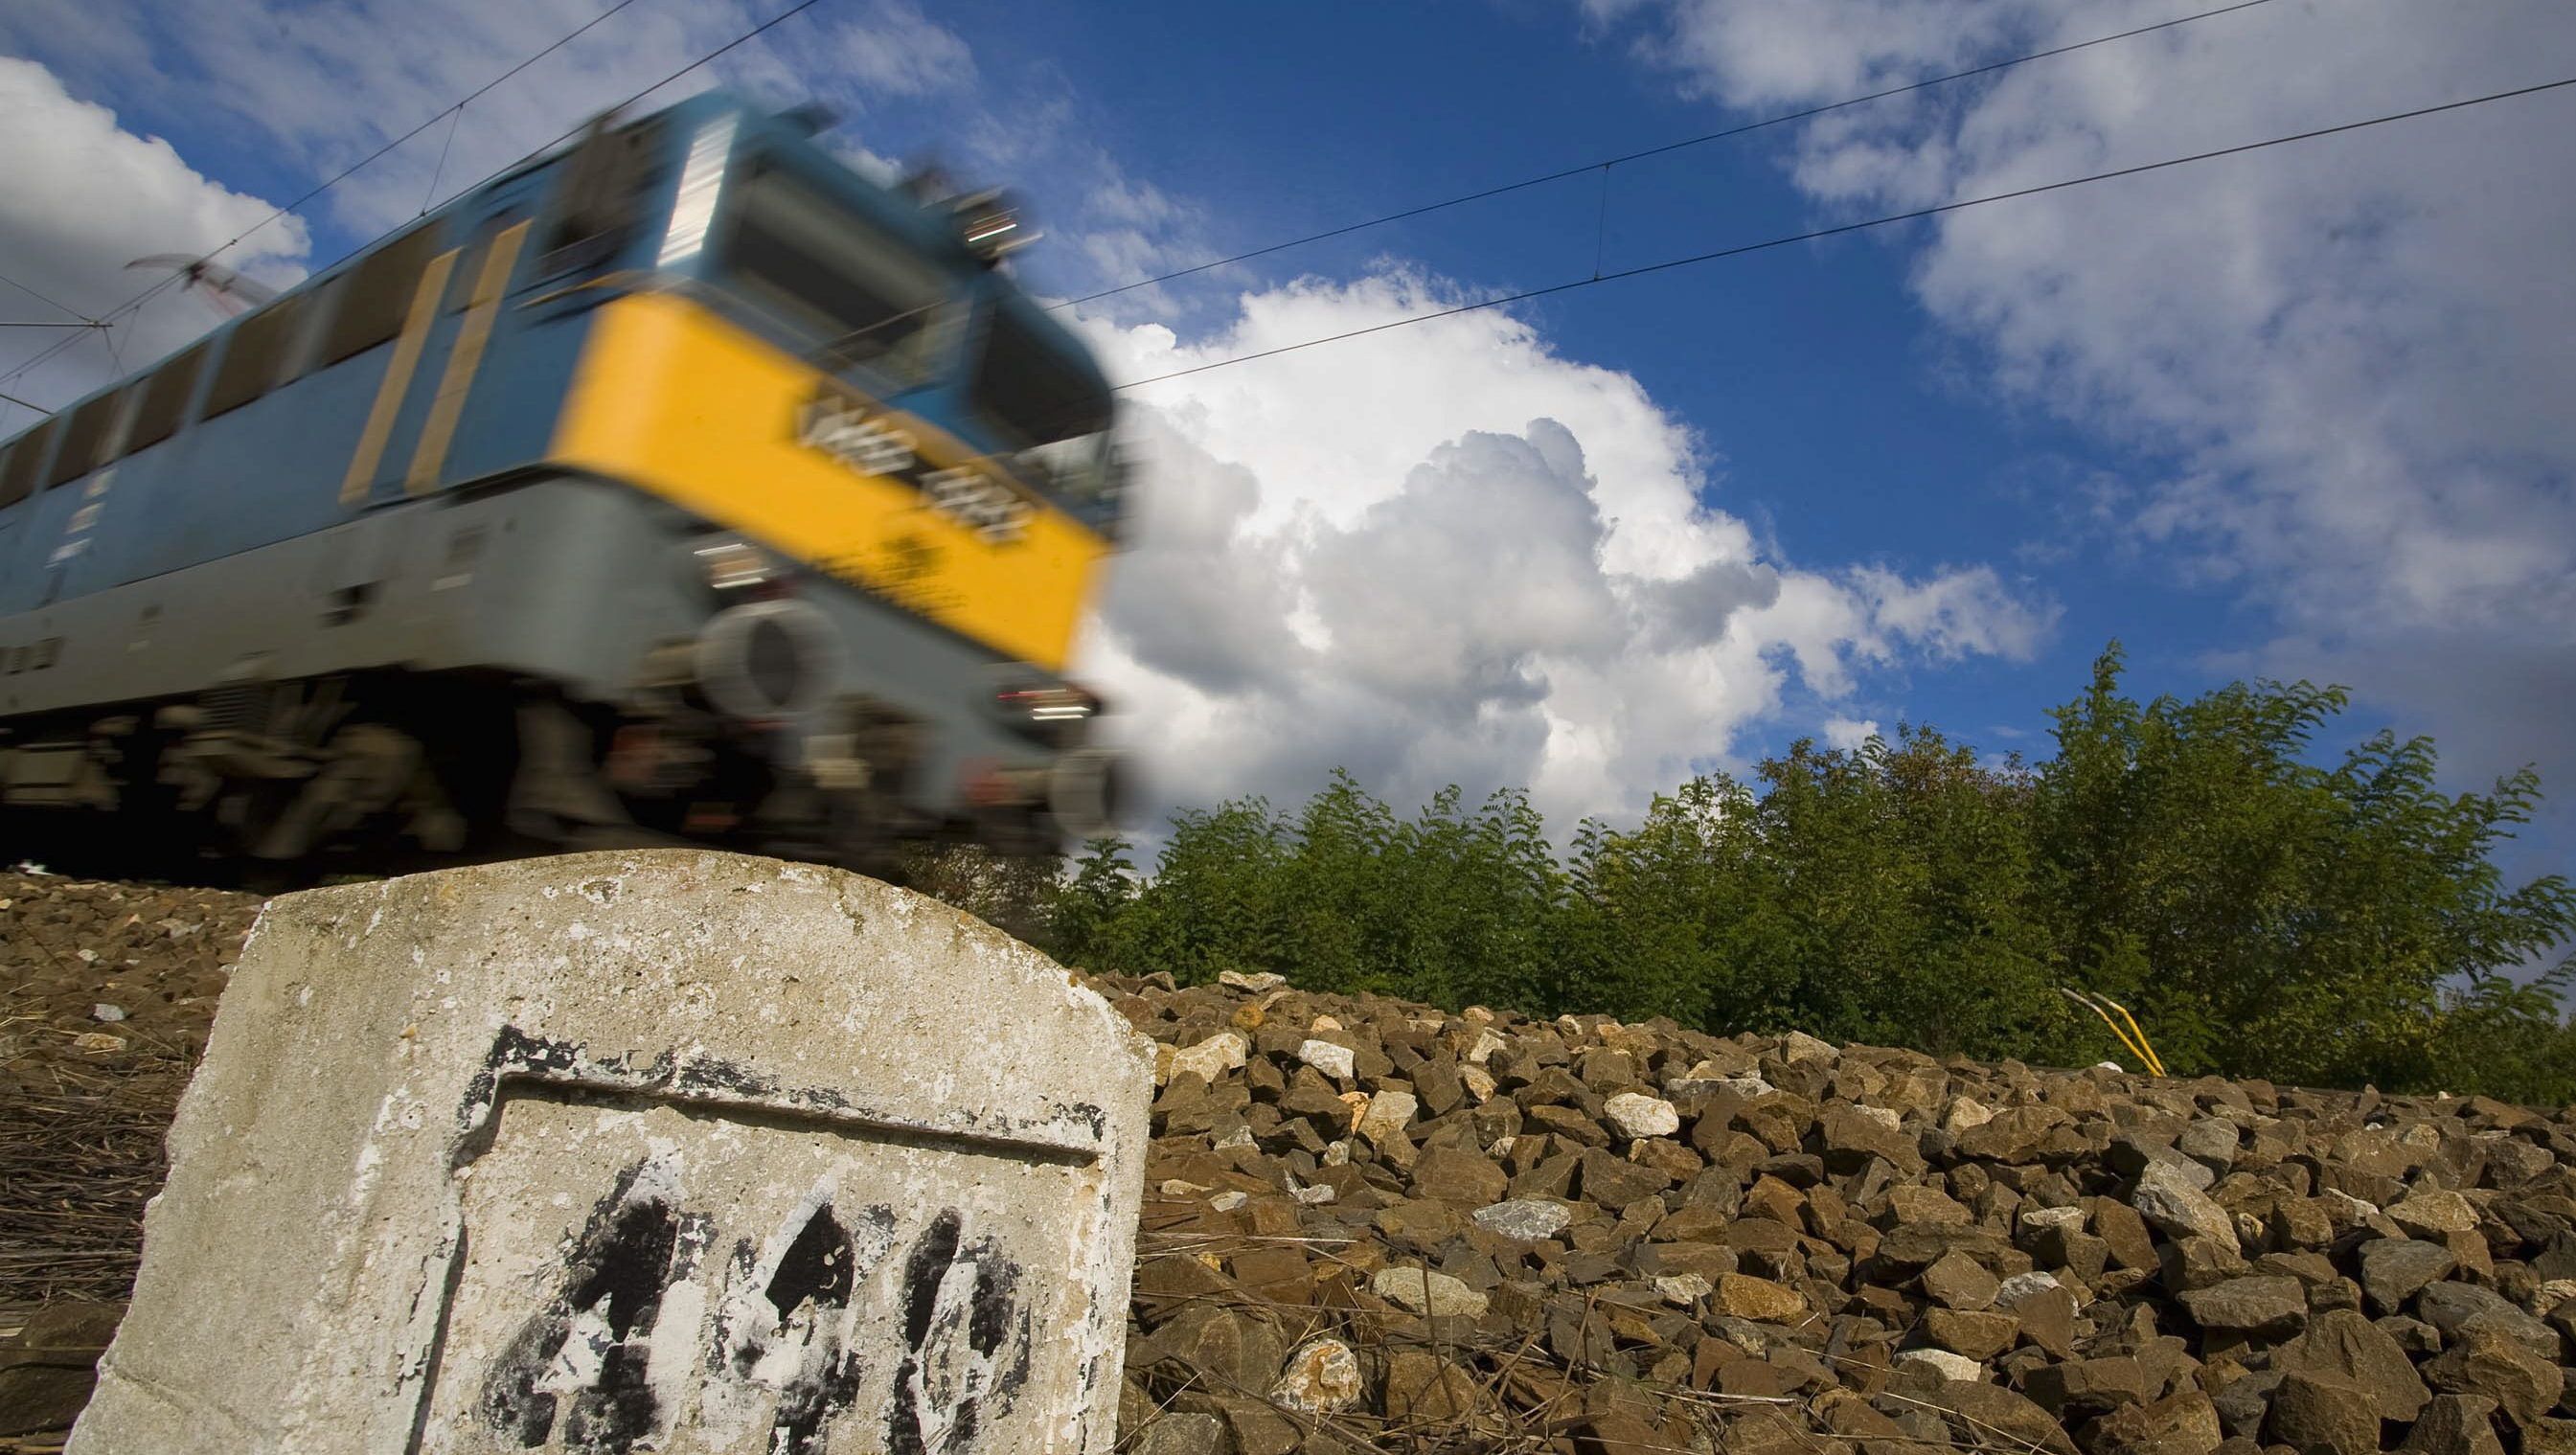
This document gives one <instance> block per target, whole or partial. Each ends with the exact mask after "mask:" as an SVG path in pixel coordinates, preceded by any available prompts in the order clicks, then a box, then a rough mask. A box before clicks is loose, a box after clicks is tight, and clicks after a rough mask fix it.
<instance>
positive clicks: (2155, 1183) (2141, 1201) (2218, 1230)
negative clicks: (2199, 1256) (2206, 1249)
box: [2129, 1162, 2236, 1248]
mask: <svg viewBox="0 0 2576 1455" xmlns="http://www.w3.org/2000/svg"><path fill="white" fill-rule="evenodd" d="M2184 1166H2188V1167H2189V1168H2190V1169H2191V1170H2192V1171H2193V1172H2198V1173H2201V1174H2203V1175H2206V1174H2207V1173H2208V1171H2209V1169H2208V1168H2206V1167H2203V1166H2201V1165H2200V1164H2199V1163H2197V1162H2192V1163H2187V1164H2176V1163H2173V1162H2150V1163H2148V1164H2147V1169H2146V1170H2145V1171H2144V1172H2141V1173H2139V1174H2138V1190H2137V1191H2136V1192H2134V1193H2131V1194H2130V1195H2129V1206H2131V1207H2134V1208H2136V1209H2137V1210H2138V1215H2139V1216H2141V1217H2143V1218H2145V1219H2146V1220H2147V1221H2148V1222H2151V1223H2153V1224H2155V1225H2156V1226H2157V1227H2158V1228H2161V1229H2163V1230H2164V1231H2165V1232H2166V1233H2167V1234H2168V1235H2170V1236H2172V1237H2177V1238H2179V1237H2182V1236H2184V1235H2185V1234H2198V1235H2199V1236H2201V1237H2204V1238H2214V1239H2216V1240H2217V1241H2218V1242H2219V1243H2221V1244H2222V1245H2224V1246H2227V1247H2231V1248H2232V1247H2234V1246H2235V1245H2236V1219H2235V1217H2234V1216H2233V1215H2232V1214H2230V1213H2229V1212H2228V1211H2227V1209H2225V1208H2223V1207H2220V1206H2219V1205H2218V1204H2217V1203H2215V1202H2213V1201H2211V1200H2210V1196H2209V1194H2208V1193H2205V1192H2203V1191H2201V1190H2200V1189H2199V1188H2197V1187H2194V1186H2193V1185H2192V1184H2191V1182H2190V1180H2189V1179H2188V1177H2187V1176H2186V1175H2185V1173H2184V1172H2183V1170H2182V1169H2183V1167H2184Z"/></svg>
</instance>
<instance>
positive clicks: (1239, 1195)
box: [1208, 1192, 1252, 1212]
mask: <svg viewBox="0 0 2576 1455" xmlns="http://www.w3.org/2000/svg"><path fill="white" fill-rule="evenodd" d="M1251 1200H1252V1198H1251V1196H1250V1195H1249V1194H1247V1193H1243V1192H1220V1193H1218V1194H1217V1195H1216V1196H1214V1197H1211V1198H1209V1199H1208V1206H1210V1207H1212V1208H1215V1209H1216V1210H1217V1211H1218V1212H1232V1211H1234V1210H1235V1209H1236V1208H1239V1207H1241V1206H1243V1205H1244V1204H1245V1203H1247V1202H1250V1201H1251Z"/></svg>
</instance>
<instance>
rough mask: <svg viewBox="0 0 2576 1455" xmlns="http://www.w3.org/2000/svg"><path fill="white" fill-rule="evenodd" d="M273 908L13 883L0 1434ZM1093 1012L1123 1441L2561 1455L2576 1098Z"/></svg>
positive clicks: (23, 1401)
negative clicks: (1113, 1198)
mask: <svg viewBox="0 0 2576 1455" xmlns="http://www.w3.org/2000/svg"><path fill="white" fill-rule="evenodd" d="M257 903H258V902H257V901H256V900H255V899H252V898H250V897H248V896H241V895H230V894H221V893H214V892H207V891H195V890H179V889H168V888H161V887H146V886H133V885H116V884H98V883H86V882H81V881H73V880H67V879H60V878H54V877H50V876H33V875H8V876H0V1078H5V1087H0V1089H5V1091H6V1093H7V1096H8V1098H9V1101H8V1111H7V1113H6V1117H5V1125H0V1301H5V1311H6V1317H5V1318H0V1327H7V1328H12V1329H15V1330H17V1331H18V1332H16V1333H15V1334H13V1335H11V1336H10V1338H9V1339H8V1341H7V1342H8V1344H9V1346H10V1347H9V1348H8V1349H5V1350H0V1414H5V1415H6V1416H7V1419H6V1421H5V1422H0V1449H6V1448H8V1444H7V1443H5V1442H18V1443H19V1444H20V1447H21V1448H46V1446H45V1444H44V1442H45V1441H46V1439H47V1438H48V1437H47V1436H46V1435H45V1434H44V1433H43V1432H44V1431H45V1430H47V1429H58V1428H59V1427H60V1425H61V1423H63V1422H66V1421H67V1420H68V1418H69V1416H70V1414H72V1413H74V1412H76V1411H77V1408H78V1405H79V1400H80V1398H81V1397H82V1394H83V1392H84V1390H85V1386H86V1375H85V1371H84V1367H83V1366H84V1359H85V1357H86V1352H87V1351H89V1350H93V1349H94V1348H95V1347H96V1346H98V1345H101V1344H103V1343H104V1342H105V1334H106V1332H107V1331H108V1330H109V1329H111V1328H112V1326H113V1321H114V1317H115V1312H116V1308H117V1306H118V1303H119V1301H120V1299H121V1297H122V1290H123V1286H124V1282H125V1281H126V1280H127V1279H129V1278H130V1277H131V1273H132V1268H133V1263H134V1254H135V1248H136V1239H137V1237H138V1230H139V1219H140V1214H141V1211H142V1204H143V1202H144V1200H145V1199H146V1198H148V1197H149V1196H150V1194H151V1192H152V1190H153V1189H154V1188H155V1187H156V1186H157V1185H158V1138H159V1132H160V1128H161V1126H162V1125H163V1124H164V1123H166V1120H167V1118H168V1116H169V1114H170V1110H171V1108H172V1106H173V1105H175V1102H176V1099H177V1096H178V1093H179V1090H180V1089H181V1087H182V1086H183V1085H184V1084H185V1077H186V1074H187V1070H188V1067H189V1065H190V1064H191V1061H192V1058H193V1057H194V1055H195V1054H196V1053H197V1051H198V1050H199V1049H200V1048H201V1047H202V1045H203V1043H204V1037H205V1032H206V1028H207V1026H208V1024H209V1023H210V1021H211V1017H212V1013H213V1010H214V1005H215V997H216V996H217V995H218V994H219V993H220V990H221V985H222V980H223V974H224V966H225V965H226V964H227V963H229V961H230V959H231V958H232V956H233V955H234V954H235V953H237V952H238V948H239V945H240V943H241V937H242V934H243V932H244V931H245V930H246V929H247V927H248V925H249V923H250V920H251V917H252V916H253V915H254V914H255V912H256V909H257ZM1093 984H1094V987H1095V988H1096V989H1098V990H1100V991H1101V993H1102V994H1104V995H1106V996H1108V997H1109V998H1110V1000H1111V1001H1112V1003H1113V1004H1114V1005H1115V1006H1116V1008H1117V1009H1118V1010H1119V1011H1120V1012H1121V1013H1123V1014H1124V1015H1125V1016H1126V1017H1127V1018H1128V1019H1129V1021H1130V1022H1132V1023H1133V1024H1134V1025H1135V1026H1136V1027H1137V1028H1138V1029H1140V1030H1142V1031H1143V1032H1145V1033H1146V1034H1147V1035H1148V1036H1150V1037H1151V1038H1152V1039H1153V1040H1154V1041H1155V1042H1156V1043H1157V1044H1158V1048H1159V1049H1158V1059H1159V1064H1158V1070H1157V1081H1158V1087H1157V1094H1156V1100H1155V1104H1154V1109H1153V1132H1154V1138H1155V1140H1154V1143H1153V1154H1152V1158H1151V1161H1150V1163H1149V1166H1148V1170H1147V1175H1146V1187H1145V1207H1144V1215H1143V1223H1142V1227H1141V1229H1140V1236H1139V1242H1138V1262H1137V1269H1136V1279H1135V1291H1134V1299H1133V1304H1132V1309H1131V1322H1130V1327H1129V1344H1128V1359H1127V1373H1126V1383H1125V1387H1124V1389H1123V1391H1122V1398H1121V1426H1122V1430H1123V1432H1124V1433H1123V1435H1122V1443H1123V1444H1124V1445H1125V1447H1126V1448H1128V1449H1132V1450H1139V1451H1153V1452H1167V1455H1168V1452H1184V1451H1193V1452H1194V1451H1237V1452H1244V1455H1252V1452H1286V1451H1290V1450H1296V1449H1313V1450H1368V1449H1382V1450H1413V1449H1426V1450H1427V1449H1492V1450H1544V1449H1557V1450H1566V1451H1575V1452H1619V1455H1631V1452H1635V1455H1643V1452H1648V1451H1674V1450H1719V1449H1722V1450H1727V1451H1737V1452H1760V1455H1767V1452H1772V1451H1777V1452H1781V1455H1790V1452H1800V1455H1846V1452H1856V1455H1916V1452H1921V1455H1930V1452H1931V1451H1933V1450H1936V1449H1960V1448H1965V1449H1977V1450H1991V1451H2001V1452H2021V1455H2036V1452H2049V1455H2079V1452H2081V1455H2113V1452H2134V1455H2212V1452H2216V1451H2220V1450H2222V1449H2224V1450H2228V1451H2230V1452H2231V1455H2234V1452H2242V1455H2257V1452H2260V1451H2265V1450H2278V1449H2281V1448H2283V1447H2286V1448H2288V1449H2290V1450H2293V1451H2298V1452H2332V1455H2358V1452H2363V1451H2370V1450H2378V1449H2400V1448H2402V1449H2407V1450H2411V1451H2416V1452H2421V1455H2454V1452H2457V1455H2471V1452H2494V1455H2503V1452H2506V1451H2517V1450H2518V1451H2524V1452H2544V1451H2561V1450H2565V1451H2576V1418H2572V1417H2576V1408H2571V1406H2570V1404H2569V1400H2570V1398H2571V1396H2570V1393H2569V1390H2568V1386H2567V1381H2566V1375H2567V1366H2568V1363H2569V1354H2570V1350H2571V1348H2576V1112H2552V1113H2544V1112H2540V1111H2535V1110H2532V1109H2528V1108H2520V1107H2514V1106H2509V1105H2506V1104H2503V1103H2499V1102H2494V1101H2489V1100H2485V1099H2480V1098H2438V1097H2437V1098H2395V1097H2383V1096H2379V1095H2377V1094H2374V1093H2371V1092H2360V1093H2350V1092H2316V1091H2304V1090H2297V1089H2290V1088H2281V1087H2274V1086H2270V1085H2266V1084H2263V1083H2260V1082H2242V1081H2221V1080H2214V1079H2213V1080H2200V1081H2182V1080H2165V1079H2156V1078H2148V1077H2143V1076H2134V1075H2129V1074H2124V1073H2121V1072H2117V1071H2113V1070H2108V1069H2103V1068H2094V1069H2090V1070H2080V1071H2068V1070H2051V1069H2045V1068H2035V1067H2027V1066H2022V1065H2018V1064H2014V1063H2004V1064H1981V1063H1970V1062H1963V1061H1955V1060H1950V1061H1943V1060H1935V1059H1933V1058H1930V1057H1926V1056H1923V1055H1919V1054H1916V1053H1913V1052H1908V1051H1903V1050H1896V1049H1889V1048H1878V1047H1866V1046H1835V1045H1829V1044H1826V1043H1824V1042H1822V1041H1818V1040H1814V1039H1812V1038H1808V1037H1804V1036H1797V1035H1792V1036H1788V1037H1785V1038H1767V1037H1753V1036H1732V1037H1727V1036H1711V1035H1705V1034H1700V1033H1696V1032H1686V1031H1681V1030H1678V1029H1675V1028H1672V1027H1670V1026H1664V1025H1644V1026H1636V1025H1622V1024H1619V1023H1616V1022H1612V1021H1608V1020H1603V1019H1595V1018H1581V1017H1569V1018H1562V1019H1558V1020H1553V1021H1535V1020H1530V1019H1525V1018H1522V1017H1518V1016H1514V1015H1512V1014H1509V1013H1507V1012H1500V1011H1494V1012H1488V1011H1482V1010H1469V1011H1467V1012H1465V1013H1463V1014H1453V1013H1447V1012H1443V1011H1440V1010H1436V1009H1433V1008H1430V1007H1426V1006H1422V1005H1417V1004H1411V1003H1407V1002H1400V1001H1394V1000H1387V999H1379V998H1372V997H1356V998H1354V997H1336V996H1321V995H1313V994H1308V993H1305V992H1302V991H1300V990H1297V989H1296V988H1294V987H1293V986H1291V985H1288V984H1286V983H1282V982H1275V981H1273V980H1271V979H1270V978H1268V977H1235V978H1232V979H1231V983H1226V984H1219V985H1212V986H1201V987H1193V988H1180V987H1176V986H1174V985H1172V984H1170V983H1169V982H1168V980H1166V979H1165V978H1163V977H1151V976H1149V977H1145V978H1142V979H1128V978H1117V977H1104V978H1101V979H1098V980H1095V981H1094V982H1093ZM48 1422H50V1423H48Z"/></svg>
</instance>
